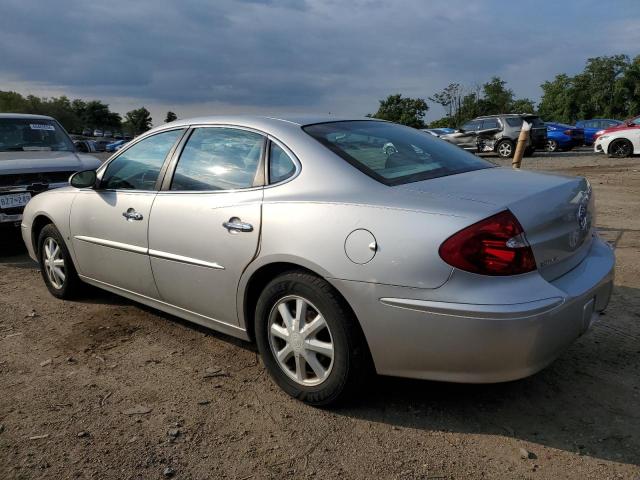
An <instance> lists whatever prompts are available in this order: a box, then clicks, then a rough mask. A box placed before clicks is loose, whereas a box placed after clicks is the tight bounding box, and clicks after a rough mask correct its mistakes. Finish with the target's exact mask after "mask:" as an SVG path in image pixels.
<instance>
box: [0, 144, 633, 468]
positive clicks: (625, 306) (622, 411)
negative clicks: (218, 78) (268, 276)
mask: <svg viewBox="0 0 640 480" xmlns="http://www.w3.org/2000/svg"><path fill="white" fill-rule="evenodd" d="M523 167H524V168H531V169H543V170H551V171H554V172H561V173H566V174H570V175H586V176H587V177H588V178H589V179H590V180H591V182H592V185H593V187H594V190H595V192H596V196H597V202H598V208H599V215H598V218H597V224H598V226H599V227H600V229H601V231H602V232H603V235H604V236H606V237H607V239H609V240H610V241H611V242H613V243H614V244H615V246H616V252H617V253H616V254H617V259H618V266H617V271H616V275H617V276H616V288H615V291H614V294H613V298H612V302H611V304H610V307H609V310H608V311H607V314H606V315H605V316H603V317H602V320H601V321H600V322H599V323H598V324H596V325H595V326H594V328H593V329H592V330H591V331H590V332H589V333H588V334H587V335H585V336H583V337H582V338H580V339H579V340H578V341H577V342H575V344H573V345H572V346H571V347H570V348H569V350H567V352H566V353H564V354H563V355H562V356H561V357H560V358H559V359H558V360H557V361H556V362H555V363H554V364H552V365H551V366H550V367H548V368H547V369H545V370H544V371H543V372H541V373H539V374H537V375H535V376H533V377H530V378H527V379H525V380H521V381H517V382H511V383H506V384H499V385H454V384H444V383H437V382H424V381H410V380H401V379H392V378H382V377H379V378H376V379H374V380H373V381H372V383H371V385H370V386H369V388H368V389H367V390H366V391H363V392H362V396H361V400H360V401H359V402H358V403H355V404H352V405H350V406H347V407H343V408H340V409H337V410H320V409H314V408H311V407H307V406H305V405H303V404H301V403H299V402H297V401H294V400H292V399H290V398H288V397H287V396H286V395H284V394H283V393H281V392H280V390H279V389H278V388H276V387H275V386H274V385H273V384H272V382H271V381H270V379H269V378H268V376H267V374H266V373H265V372H264V370H263V368H262V366H261V365H260V363H259V360H258V358H257V356H256V353H255V349H254V347H253V346H252V345H249V344H245V343H243V342H239V341H237V340H234V339H231V338H229V337H226V336H224V335H221V334H217V333H214V332H210V331H206V330H204V329H201V328H199V327H197V326H193V325H190V324H188V323H186V322H183V321H181V320H179V319H176V318H175V317H171V316H168V315H165V314H162V313H159V312H157V311H154V310H152V309H148V308H145V307H142V306H139V305H136V304H133V303H132V302H129V301H128V300H124V299H122V298H119V297H117V296H114V295H111V294H108V293H103V292H100V291H97V290H94V291H91V292H90V295H89V296H88V297H87V298H86V299H85V300H83V301H77V302H66V301H58V300H55V299H54V298H53V297H51V296H50V295H49V294H48V292H47V291H46V289H45V287H44V284H43V283H42V280H41V279H40V276H39V272H38V270H37V269H36V266H35V265H34V264H33V263H31V261H30V260H29V259H28V258H27V257H26V256H25V254H24V250H23V249H21V248H20V247H19V246H18V245H16V244H11V243H10V242H9V243H8V244H5V245H4V247H3V248H2V253H1V254H0V288H1V289H2V293H1V294H0V392H1V394H0V478H2V479H5V478H6V479H10V478H20V479H22V478H24V479H26V478H51V479H62V478H93V479H115V478H117V479H126V478H139V479H154V478H168V477H173V478H182V479H202V478H225V479H236V480H240V479H244V480H248V479H262V478H274V479H283V478H294V477H295V478H349V479H351V478H356V479H366V478H385V479H386V478H393V479H395V478H397V479H454V478H455V479H457V478H544V479H557V478H576V479H585V478H597V479H605V478H630V479H633V478H635V479H638V478H640V435H639V432H640V325H639V320H640V214H639V213H638V212H639V210H640V200H639V199H640V173H639V172H640V159H638V158H636V159H632V160H610V159H606V158H604V157H602V156H594V155H592V154H590V152H589V151H588V150H583V151H578V152H570V153H564V154H555V155H553V156H551V155H546V154H542V155H540V156H537V157H534V158H532V159H525V161H524V164H523ZM5 243H6V242H5Z"/></svg>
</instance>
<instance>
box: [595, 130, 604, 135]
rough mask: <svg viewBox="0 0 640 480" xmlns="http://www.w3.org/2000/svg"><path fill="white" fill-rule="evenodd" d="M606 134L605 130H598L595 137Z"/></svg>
mask: <svg viewBox="0 0 640 480" xmlns="http://www.w3.org/2000/svg"><path fill="white" fill-rule="evenodd" d="M603 133H604V130H598V131H597V132H596V133H595V134H594V135H602V134H603Z"/></svg>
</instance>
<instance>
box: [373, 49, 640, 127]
mask: <svg viewBox="0 0 640 480" xmlns="http://www.w3.org/2000/svg"><path fill="white" fill-rule="evenodd" d="M541 88H542V97H541V99H540V102H539V103H538V105H537V106H536V105H535V104H534V102H533V101H532V100H531V99H529V98H516V96H515V94H514V92H513V90H511V89H510V88H507V83H506V82H505V81H504V80H502V79H501V78H500V77H492V78H491V79H490V80H489V81H488V82H486V83H484V84H482V85H476V86H473V87H465V86H463V85H461V84H460V83H451V84H449V85H448V86H447V87H446V88H444V89H443V90H442V91H440V92H436V93H434V94H433V95H432V96H430V97H428V100H429V101H430V102H432V103H435V104H438V105H441V106H442V107H443V109H444V111H445V116H444V117H442V118H440V119H438V120H435V121H433V122H431V123H429V124H428V126H429V127H430V128H438V127H458V126H460V125H462V124H463V123H465V122H467V121H469V120H471V119H472V118H475V117H478V116H481V115H496V114H500V113H537V114H538V115H540V116H541V117H542V119H543V120H545V121H556V122H562V123H571V124H573V123H575V122H576V121H577V120H583V119H589V118H617V119H625V118H628V117H631V116H635V115H639V114H640V55H638V56H637V57H635V58H634V59H633V60H631V59H630V58H629V57H628V56H626V55H613V56H603V57H595V58H589V59H588V60H587V62H586V65H585V68H584V69H583V71H582V72H580V73H578V74H577V75H574V76H569V75H567V74H564V73H563V74H559V75H556V77H555V78H554V79H553V80H551V81H546V82H544V83H543V84H542V85H541ZM428 110H429V104H428V103H427V101H426V100H425V99H422V98H409V97H403V96H402V95H401V94H394V95H389V96H388V97H387V98H386V99H384V100H380V106H379V108H378V111H377V112H376V113H374V114H370V115H369V116H370V117H374V118H380V119H384V120H390V121H393V122H397V123H402V124H405V125H409V126H411V127H415V128H424V127H425V126H427V125H426V124H425V122H424V116H425V114H426V113H427V111H428Z"/></svg>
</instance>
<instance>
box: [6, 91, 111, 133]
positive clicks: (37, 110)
mask: <svg viewBox="0 0 640 480" xmlns="http://www.w3.org/2000/svg"><path fill="white" fill-rule="evenodd" d="M0 112H10V113H32V114H36V115H49V116H50V117H53V118H55V119H56V120H58V121H59V122H60V123H61V124H62V126H63V127H64V128H65V130H67V131H68V132H71V133H80V132H81V131H82V129H83V128H85V127H86V128H91V129H95V128H101V129H105V130H106V129H111V130H118V129H120V126H121V123H122V119H121V118H120V114H118V113H115V112H112V111H110V110H109V105H107V104H105V103H102V102H100V101H98V100H92V101H89V102H85V101H84V100H73V101H71V100H69V99H68V98H67V97H65V96H62V97H57V98H56V97H52V98H41V97H36V96H34V95H28V96H27V97H23V96H22V95H20V94H19V93H17V92H3V91H0Z"/></svg>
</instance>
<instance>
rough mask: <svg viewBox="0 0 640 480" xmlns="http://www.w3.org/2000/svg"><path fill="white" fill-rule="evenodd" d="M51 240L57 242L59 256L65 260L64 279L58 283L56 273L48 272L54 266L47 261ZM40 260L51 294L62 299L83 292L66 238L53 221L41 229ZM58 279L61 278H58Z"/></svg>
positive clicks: (39, 240)
mask: <svg viewBox="0 0 640 480" xmlns="http://www.w3.org/2000/svg"><path fill="white" fill-rule="evenodd" d="M49 241H53V242H55V244H56V245H57V246H58V247H59V249H60V251H59V257H60V259H61V260H62V261H63V262H64V264H63V266H62V271H63V273H64V279H63V280H62V281H60V282H59V284H58V285H56V284H55V282H54V278H55V274H52V273H48V272H51V268H52V264H51V263H50V262H48V261H47V256H48V254H47V249H48V248H49V246H50V245H52V244H50V243H49ZM45 244H46V245H45ZM38 262H39V263H40V273H41V274H42V278H43V280H44V283H45V285H46V286H47V289H48V290H49V292H51V295H53V296H54V297H57V298H61V299H69V298H75V297H77V296H78V295H79V294H80V293H81V291H82V286H83V283H82V281H81V280H80V278H79V277H78V273H77V272H76V269H75V266H74V265H73V261H72V260H71V256H70V255H69V250H68V249H67V245H66V244H65V243H64V239H63V238H62V235H61V234H60V232H59V231H58V229H57V228H56V227H55V225H53V224H51V223H50V224H49V225H46V226H45V227H44V228H43V229H42V230H41V231H40V235H39V237H38ZM58 280H60V279H59V278H58Z"/></svg>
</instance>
